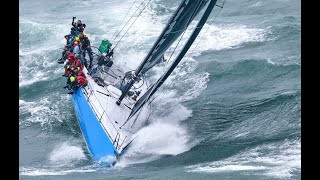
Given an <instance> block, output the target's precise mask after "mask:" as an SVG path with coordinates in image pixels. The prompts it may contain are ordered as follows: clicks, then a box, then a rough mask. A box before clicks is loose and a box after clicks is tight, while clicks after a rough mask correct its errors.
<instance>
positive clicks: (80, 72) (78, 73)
mask: <svg viewBox="0 0 320 180" xmlns="http://www.w3.org/2000/svg"><path fill="white" fill-rule="evenodd" d="M73 71H74V74H75V75H76V76H82V77H84V78H87V77H86V75H85V74H84V72H83V71H81V69H80V67H77V68H75V69H74V70H73Z"/></svg>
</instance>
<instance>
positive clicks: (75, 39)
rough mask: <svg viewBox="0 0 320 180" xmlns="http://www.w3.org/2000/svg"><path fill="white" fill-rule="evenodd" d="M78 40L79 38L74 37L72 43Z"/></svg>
mask: <svg viewBox="0 0 320 180" xmlns="http://www.w3.org/2000/svg"><path fill="white" fill-rule="evenodd" d="M79 40H80V39H79V36H74V38H73V40H72V41H73V42H75V41H79Z"/></svg>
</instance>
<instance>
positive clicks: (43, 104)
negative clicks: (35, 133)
mask: <svg viewBox="0 0 320 180" xmlns="http://www.w3.org/2000/svg"><path fill="white" fill-rule="evenodd" d="M50 96H51V97H54V96H56V95H55V94H51V95H50ZM59 98H60V100H57V102H58V103H53V102H52V101H51V100H49V97H43V98H41V99H39V100H37V101H35V102H27V101H24V100H19V115H22V114H29V113H30V115H28V117H26V118H25V119H23V121H22V119H20V120H19V121H21V123H22V124H26V125H28V124H32V123H40V125H41V127H42V128H43V129H46V128H51V124H52V123H55V122H57V121H58V122H62V119H66V118H68V116H71V114H65V113H63V112H61V107H63V106H64V103H65V101H70V100H71V99H70V96H68V94H66V95H62V96H59ZM62 110H63V109H62Z"/></svg>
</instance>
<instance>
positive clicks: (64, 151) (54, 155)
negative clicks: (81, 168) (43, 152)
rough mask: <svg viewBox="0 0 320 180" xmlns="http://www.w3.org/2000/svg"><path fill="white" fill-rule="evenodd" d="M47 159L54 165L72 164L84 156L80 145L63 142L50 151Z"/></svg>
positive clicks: (83, 158)
mask: <svg viewBox="0 0 320 180" xmlns="http://www.w3.org/2000/svg"><path fill="white" fill-rule="evenodd" d="M49 160H50V162H51V163H52V164H54V165H55V166H73V165H74V164H76V163H78V162H79V161H81V160H86V156H85V154H84V152H83V150H82V148H81V147H78V146H73V145H70V144H69V142H64V143H63V144H61V145H59V146H58V147H56V148H55V149H54V150H53V151H52V152H51V154H50V156H49Z"/></svg>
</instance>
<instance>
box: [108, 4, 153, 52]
mask: <svg viewBox="0 0 320 180" xmlns="http://www.w3.org/2000/svg"><path fill="white" fill-rule="evenodd" d="M150 1H151V0H149V1H148V2H147V3H146V4H145V6H144V8H143V9H142V10H141V11H140V13H139V15H138V16H137V17H136V19H135V20H134V21H133V23H132V24H131V25H130V26H129V28H128V29H127V31H126V32H125V33H124V34H123V35H122V37H121V38H120V39H119V41H118V42H117V44H116V45H115V46H114V48H112V50H114V49H115V48H116V47H117V46H118V44H119V43H120V41H121V40H122V38H123V37H124V36H125V35H126V34H127V32H128V31H129V29H130V28H131V27H132V25H133V24H134V23H135V22H136V20H137V19H138V18H139V17H140V15H141V14H142V12H143V10H144V9H145V8H146V7H147V5H148V4H149V3H150ZM141 4H142V3H141Z"/></svg>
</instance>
